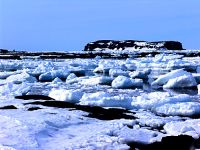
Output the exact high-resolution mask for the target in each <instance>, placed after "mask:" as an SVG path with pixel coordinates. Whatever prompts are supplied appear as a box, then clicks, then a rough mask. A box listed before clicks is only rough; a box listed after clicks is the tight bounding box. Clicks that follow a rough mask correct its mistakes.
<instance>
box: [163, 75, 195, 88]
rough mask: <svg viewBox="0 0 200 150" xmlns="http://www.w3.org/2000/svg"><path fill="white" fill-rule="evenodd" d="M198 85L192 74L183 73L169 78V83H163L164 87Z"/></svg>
mask: <svg viewBox="0 0 200 150" xmlns="http://www.w3.org/2000/svg"><path fill="white" fill-rule="evenodd" d="M196 86H197V82H196V80H195V78H194V77H193V76H192V75H182V76H179V77H175V78H173V79H169V81H168V82H167V84H165V85H163V88H192V87H196Z"/></svg>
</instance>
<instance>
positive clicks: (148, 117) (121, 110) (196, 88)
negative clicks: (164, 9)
mask: <svg viewBox="0 0 200 150" xmlns="http://www.w3.org/2000/svg"><path fill="white" fill-rule="evenodd" d="M180 135H188V136H191V137H192V138H193V139H195V140H198V139H199V138H200V57H183V56H182V55H171V54H170V55H167V54H159V55H156V56H155V57H151V56H149V57H146V58H127V59H120V60H118V59H103V58H101V57H99V56H97V57H96V58H95V59H66V60H40V59H38V60H37V59H35V60H32V59H23V60H0V149H5V150H15V149H16V150H18V149H20V150H21V149H22V150H38V149H39V150H49V149H51V150H58V149H59V150H65V149H88V150H90V149H120V150H121V149H123V150H125V149H130V148H133V147H131V145H134V143H137V144H138V143H141V144H144V145H145V144H152V143H154V142H161V141H162V139H163V138H165V137H169V136H180ZM137 144H135V147H137ZM197 148H198V147H197Z"/></svg>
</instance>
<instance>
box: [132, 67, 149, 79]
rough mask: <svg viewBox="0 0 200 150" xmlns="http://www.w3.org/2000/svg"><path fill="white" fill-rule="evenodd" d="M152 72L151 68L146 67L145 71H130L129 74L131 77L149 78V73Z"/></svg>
mask: <svg viewBox="0 0 200 150" xmlns="http://www.w3.org/2000/svg"><path fill="white" fill-rule="evenodd" d="M150 72H151V70H150V69H145V70H143V71H134V72H130V73H129V75H130V77H131V78H140V79H148V75H149V74H150Z"/></svg>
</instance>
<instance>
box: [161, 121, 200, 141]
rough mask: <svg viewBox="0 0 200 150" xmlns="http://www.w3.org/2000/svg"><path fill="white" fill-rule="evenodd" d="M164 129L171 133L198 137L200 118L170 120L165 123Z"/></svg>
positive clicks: (199, 135)
mask: <svg viewBox="0 0 200 150" xmlns="http://www.w3.org/2000/svg"><path fill="white" fill-rule="evenodd" d="M164 129H165V131H166V132H167V133H168V134H169V135H173V136H178V135H189V136H192V137H193V138H195V139H198V138H199V137H200V119H192V120H186V121H178V122H169V123H166V124H165V125H164Z"/></svg>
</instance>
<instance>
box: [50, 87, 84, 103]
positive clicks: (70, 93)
mask: <svg viewBox="0 0 200 150" xmlns="http://www.w3.org/2000/svg"><path fill="white" fill-rule="evenodd" d="M82 95H83V92H82V91H81V90H65V89H52V90H51V91H50V93H49V97H51V98H53V99H55V100H59V101H70V102H74V103H77V102H79V100H80V99H81V97H82Z"/></svg>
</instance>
